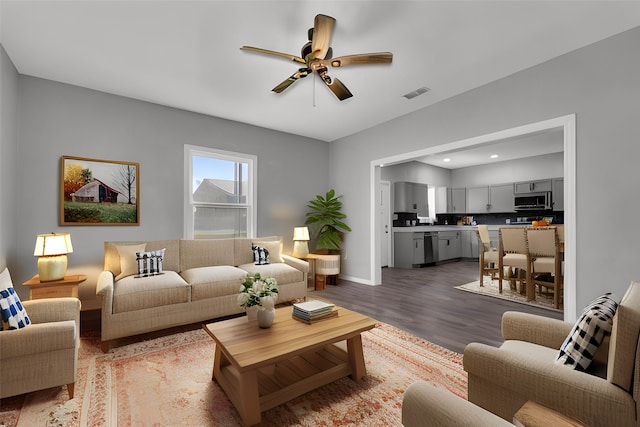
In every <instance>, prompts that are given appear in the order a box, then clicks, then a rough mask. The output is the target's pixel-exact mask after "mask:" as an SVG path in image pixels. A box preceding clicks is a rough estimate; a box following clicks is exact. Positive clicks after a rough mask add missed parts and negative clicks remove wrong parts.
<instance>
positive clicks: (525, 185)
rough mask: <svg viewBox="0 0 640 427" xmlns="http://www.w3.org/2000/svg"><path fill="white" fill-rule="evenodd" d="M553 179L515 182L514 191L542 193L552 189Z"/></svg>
mask: <svg viewBox="0 0 640 427" xmlns="http://www.w3.org/2000/svg"><path fill="white" fill-rule="evenodd" d="M551 190H552V186H551V180H550V179H544V180H539V181H527V182H516V183H514V184H513V192H514V193H515V194H527V193H540V192H543V191H551Z"/></svg>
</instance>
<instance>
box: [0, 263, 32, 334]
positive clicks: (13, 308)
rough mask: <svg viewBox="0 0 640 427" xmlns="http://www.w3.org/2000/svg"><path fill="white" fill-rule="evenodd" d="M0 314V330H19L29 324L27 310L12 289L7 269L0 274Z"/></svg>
mask: <svg viewBox="0 0 640 427" xmlns="http://www.w3.org/2000/svg"><path fill="white" fill-rule="evenodd" d="M0 313H1V315H0V320H1V321H0V330H9V329H20V328H24V327H25V326H27V325H30V324H31V320H30V319H29V316H28V315H27V310H25V309H24V307H23V306H22V303H21V302H20V297H18V294H17V293H16V290H15V289H14V288H13V282H12V281H11V275H10V274H9V269H8V268H5V269H4V270H3V271H2V273H0Z"/></svg>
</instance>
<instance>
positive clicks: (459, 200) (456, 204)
mask: <svg viewBox="0 0 640 427" xmlns="http://www.w3.org/2000/svg"><path fill="white" fill-rule="evenodd" d="M447 212H449V213H465V212H467V189H466V188H448V189H447Z"/></svg>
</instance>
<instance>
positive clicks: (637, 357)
mask: <svg viewBox="0 0 640 427" xmlns="http://www.w3.org/2000/svg"><path fill="white" fill-rule="evenodd" d="M571 328H572V325H571V324H570V323H565V322H563V321H560V320H555V319H549V318H545V317H540V316H535V315H531V314H526V313H516V312H507V313H505V314H504V315H503V318H502V335H503V337H504V339H505V341H504V343H503V344H502V346H501V347H499V348H495V347H491V346H487V345H484V344H480V343H471V344H469V345H468V346H467V347H466V348H465V351H464V359H463V365H464V369H465V371H467V373H468V378H469V385H468V398H469V401H470V402H472V403H474V404H476V405H478V406H480V407H482V408H484V409H486V410H488V411H490V412H492V413H494V414H496V415H498V416H500V417H502V418H503V419H505V420H511V419H512V418H513V416H514V414H515V413H516V411H518V409H519V408H520V407H521V406H522V405H524V403H525V402H527V401H533V402H536V403H538V404H540V405H543V406H545V407H547V408H550V409H552V410H555V411H557V412H559V413H561V414H564V415H566V416H568V417H570V418H573V419H575V420H579V421H581V422H583V423H584V424H586V425H592V426H604V425H612V426H613V425H615V426H638V425H640V423H639V422H638V416H637V415H636V414H637V413H640V411H639V409H640V408H639V405H638V400H639V399H640V372H639V370H638V369H637V368H636V367H637V366H639V364H640V354H639V352H638V351H639V349H640V346H639V345H638V344H639V342H638V336H639V335H640V283H639V282H632V283H631V285H630V287H629V289H628V290H627V292H626V294H625V296H624V297H623V299H622V301H621V302H620V305H619V306H618V309H617V311H616V314H615V316H614V318H613V329H612V332H611V337H610V339H605V341H604V342H603V344H602V345H601V346H600V348H599V349H598V351H597V352H596V354H595V357H594V361H593V362H592V363H591V365H590V366H589V368H588V370H587V371H586V372H582V371H577V370H573V369H571V368H569V367H567V366H563V365H559V364H556V363H554V361H555V359H556V356H557V355H558V352H559V348H560V346H561V345H562V343H563V341H564V339H565V338H566V337H567V335H568V334H569V331H570V330H571Z"/></svg>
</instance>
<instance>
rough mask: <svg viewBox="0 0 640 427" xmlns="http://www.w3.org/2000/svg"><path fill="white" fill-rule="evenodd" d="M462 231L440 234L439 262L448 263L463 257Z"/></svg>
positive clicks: (440, 232)
mask: <svg viewBox="0 0 640 427" xmlns="http://www.w3.org/2000/svg"><path fill="white" fill-rule="evenodd" d="M460 234H461V232H460V231H439V232H438V261H447V260H451V259H456V258H460V257H461V256H462V239H461V236H460Z"/></svg>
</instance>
